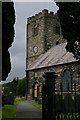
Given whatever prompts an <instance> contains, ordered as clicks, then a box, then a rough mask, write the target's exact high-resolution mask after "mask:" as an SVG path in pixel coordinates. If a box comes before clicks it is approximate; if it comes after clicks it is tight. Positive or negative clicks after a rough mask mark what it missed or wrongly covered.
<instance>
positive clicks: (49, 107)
mask: <svg viewBox="0 0 80 120" xmlns="http://www.w3.org/2000/svg"><path fill="white" fill-rule="evenodd" d="M56 77H57V75H56V73H55V72H45V74H44V78H45V84H44V85H43V90H42V120H80V93H79V92H78V90H77V86H76V84H74V90H71V89H70V88H69V83H67V91H63V85H62V83H60V86H59V90H55V78H56Z"/></svg>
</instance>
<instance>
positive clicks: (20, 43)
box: [6, 2, 58, 82]
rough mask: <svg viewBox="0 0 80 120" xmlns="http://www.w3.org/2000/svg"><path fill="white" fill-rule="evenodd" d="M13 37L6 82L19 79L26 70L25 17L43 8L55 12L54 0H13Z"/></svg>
mask: <svg viewBox="0 0 80 120" xmlns="http://www.w3.org/2000/svg"><path fill="white" fill-rule="evenodd" d="M14 7H15V15H16V22H15V38H14V42H13V44H12V47H11V48H10V49H9V51H10V57H11V66H12V69H11V72H10V73H9V75H8V78H7V80H6V82H9V81H12V80H13V78H14V77H19V78H20V79H21V78H23V77H24V76H25V70H26V23H27V18H28V17H30V16H33V15H35V14H37V13H39V12H41V11H42V10H43V9H48V10H50V11H54V12H56V11H57V9H58V7H57V6H56V5H55V3H54V2H49V3H47V2H45V3H44V2H42V3H41V2H40V3H39V2H33V3H32V2H30V3H29V2H15V3H14Z"/></svg>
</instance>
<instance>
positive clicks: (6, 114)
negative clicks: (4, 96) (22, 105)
mask: <svg viewBox="0 0 80 120" xmlns="http://www.w3.org/2000/svg"><path fill="white" fill-rule="evenodd" d="M16 108H17V103H14V105H4V106H3V107H2V118H3V119H4V118H14V115H15V112H16Z"/></svg>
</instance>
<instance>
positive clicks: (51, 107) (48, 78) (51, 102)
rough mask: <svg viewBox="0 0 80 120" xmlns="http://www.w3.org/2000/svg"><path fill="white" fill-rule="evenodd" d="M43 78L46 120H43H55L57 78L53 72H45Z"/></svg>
mask: <svg viewBox="0 0 80 120" xmlns="http://www.w3.org/2000/svg"><path fill="white" fill-rule="evenodd" d="M43 77H44V78H45V85H46V119H45V120H56V115H55V78H56V77H57V75H56V73H55V72H45V74H44V76H43ZM44 102H45V101H44ZM43 112H44V110H43ZM42 117H43V116H42Z"/></svg>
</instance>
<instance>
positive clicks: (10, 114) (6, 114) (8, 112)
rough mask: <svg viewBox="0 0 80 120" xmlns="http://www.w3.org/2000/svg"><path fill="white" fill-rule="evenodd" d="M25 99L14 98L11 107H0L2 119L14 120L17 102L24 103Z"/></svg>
mask: <svg viewBox="0 0 80 120" xmlns="http://www.w3.org/2000/svg"><path fill="white" fill-rule="evenodd" d="M25 99H26V98H25V97H16V98H15V101H14V104H13V105H4V106H3V107H2V119H6V118H14V115H15V113H16V109H17V105H18V102H19V101H24V100H25Z"/></svg>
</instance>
